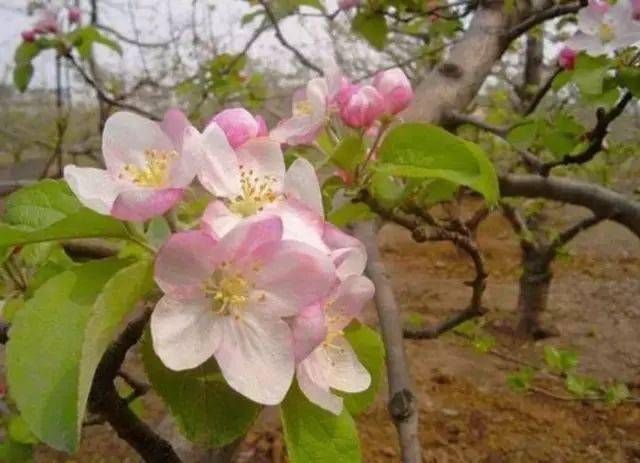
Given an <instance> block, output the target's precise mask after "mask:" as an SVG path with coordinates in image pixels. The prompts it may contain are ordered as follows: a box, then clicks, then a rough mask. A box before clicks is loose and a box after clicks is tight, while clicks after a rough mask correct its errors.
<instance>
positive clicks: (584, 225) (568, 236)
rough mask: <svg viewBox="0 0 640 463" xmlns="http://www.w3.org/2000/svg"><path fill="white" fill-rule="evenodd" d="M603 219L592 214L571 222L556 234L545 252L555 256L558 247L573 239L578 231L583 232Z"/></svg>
mask: <svg viewBox="0 0 640 463" xmlns="http://www.w3.org/2000/svg"><path fill="white" fill-rule="evenodd" d="M604 219H605V218H604V217H601V216H598V215H592V216H590V217H587V218H585V219H582V220H580V221H579V222H577V223H575V224H573V225H572V226H571V227H569V228H567V229H566V230H564V231H562V232H561V233H559V234H558V236H556V237H555V239H554V240H553V241H552V242H551V244H550V245H549V250H548V251H547V254H549V255H550V256H555V255H556V253H557V251H558V249H560V248H561V247H562V246H564V245H565V244H567V243H568V242H569V241H571V240H572V239H574V238H575V237H576V236H577V235H578V234H579V233H581V232H583V231H584V230H586V229H588V228H591V227H593V226H594V225H597V224H599V223H600V222H602V221H603V220H604Z"/></svg>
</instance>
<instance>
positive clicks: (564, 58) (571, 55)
mask: <svg viewBox="0 0 640 463" xmlns="http://www.w3.org/2000/svg"><path fill="white" fill-rule="evenodd" d="M577 56H578V53H577V52H576V51H575V50H574V49H572V48H569V47H563V48H562V50H560V54H559V55H558V64H559V65H560V67H561V68H563V69H568V70H572V69H573V68H574V67H575V66H576V57H577Z"/></svg>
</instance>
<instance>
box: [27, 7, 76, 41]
mask: <svg viewBox="0 0 640 463" xmlns="http://www.w3.org/2000/svg"><path fill="white" fill-rule="evenodd" d="M66 13H67V21H68V22H69V24H78V23H80V19H81V18H82V11H81V10H80V8H78V7H75V6H74V7H69V8H67V9H66ZM36 17H37V19H36V22H35V23H34V24H33V28H31V29H28V30H25V31H22V33H21V36H22V40H24V41H25V42H33V41H34V40H35V39H36V38H37V37H38V35H47V34H57V33H58V32H60V29H61V26H60V24H61V10H60V9H59V8H55V7H51V6H50V7H47V8H42V9H39V10H38V11H37V12H36Z"/></svg>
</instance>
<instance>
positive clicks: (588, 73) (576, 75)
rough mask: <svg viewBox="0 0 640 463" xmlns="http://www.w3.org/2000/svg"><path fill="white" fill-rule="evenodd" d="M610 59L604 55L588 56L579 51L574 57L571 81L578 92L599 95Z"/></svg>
mask: <svg viewBox="0 0 640 463" xmlns="http://www.w3.org/2000/svg"><path fill="white" fill-rule="evenodd" d="M610 66H611V61H610V60H609V59H608V58H607V57H606V56H596V57H594V56H589V55H587V54H586V53H580V54H579V55H578V57H577V58H576V67H575V69H574V71H573V81H574V82H575V83H576V85H577V86H578V88H579V89H580V92H582V93H583V94H587V95H599V94H601V93H602V86H603V84H604V79H605V77H606V75H607V71H608V70H609V68H610Z"/></svg>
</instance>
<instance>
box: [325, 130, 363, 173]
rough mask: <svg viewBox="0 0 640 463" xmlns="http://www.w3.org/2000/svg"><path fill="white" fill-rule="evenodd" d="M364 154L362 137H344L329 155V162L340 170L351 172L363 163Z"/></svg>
mask: <svg viewBox="0 0 640 463" xmlns="http://www.w3.org/2000/svg"><path fill="white" fill-rule="evenodd" d="M365 154H366V153H365V147H364V142H363V141H362V137H357V136H355V135H354V136H350V137H345V138H343V139H342V141H340V144H339V145H338V146H337V147H336V149H335V151H334V152H333V154H332V155H331V161H333V163H334V164H335V165H336V166H338V167H340V168H341V169H344V170H346V171H347V172H353V171H354V170H355V168H356V166H357V165H358V164H360V163H361V162H362V161H364V157H365Z"/></svg>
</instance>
